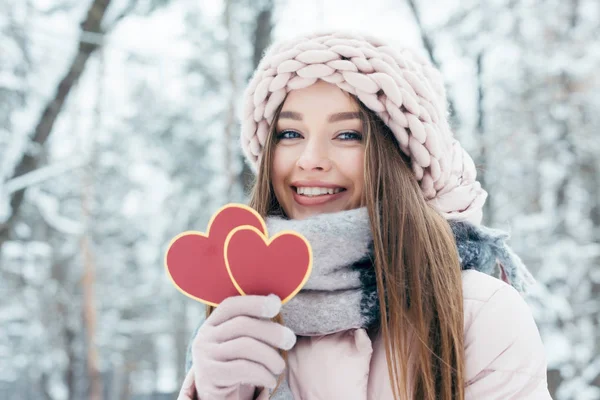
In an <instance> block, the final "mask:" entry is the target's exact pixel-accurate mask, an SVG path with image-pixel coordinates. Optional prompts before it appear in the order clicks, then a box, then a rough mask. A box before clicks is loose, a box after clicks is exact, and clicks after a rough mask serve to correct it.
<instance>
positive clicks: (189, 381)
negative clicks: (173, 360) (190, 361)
mask: <svg viewBox="0 0 600 400" xmlns="http://www.w3.org/2000/svg"><path fill="white" fill-rule="evenodd" d="M195 398H196V385H195V384H194V367H192V368H190V370H189V371H188V373H187V375H186V376H185V379H184V380H183V383H182V384H181V390H179V395H178V396H177V400H194V399H195Z"/></svg>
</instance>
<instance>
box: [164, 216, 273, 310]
mask: <svg viewBox="0 0 600 400" xmlns="http://www.w3.org/2000/svg"><path fill="white" fill-rule="evenodd" d="M239 226H249V227H250V226H251V227H253V228H254V229H256V230H257V231H258V232H266V231H267V229H266V227H265V223H264V221H263V219H262V218H261V216H260V215H259V214H258V213H257V212H256V211H255V210H254V209H252V208H250V207H248V206H245V205H242V204H228V205H226V206H224V207H222V208H221V209H220V210H219V211H217V212H216V213H215V214H214V215H213V217H212V218H211V220H210V222H209V223H208V228H207V234H204V233H202V232H196V231H188V232H183V233H181V234H179V235H177V236H176V237H175V238H173V240H172V241H171V243H170V244H169V247H168V249H167V252H166V254H165V267H166V270H167V273H168V275H169V277H170V278H171V281H172V282H173V283H174V284H175V286H176V287H177V289H179V290H180V291H181V292H182V293H183V294H185V295H186V296H188V297H191V298H193V299H196V300H198V301H200V302H202V303H205V304H208V305H211V306H217V305H218V304H219V303H221V302H222V301H223V300H225V299H226V298H227V297H230V296H238V295H239V294H240V293H239V292H238V290H237V289H236V287H235V286H234V284H233V283H232V282H231V279H230V277H229V272H228V270H227V267H226V265H225V260H224V258H223V254H224V247H225V239H226V238H227V235H228V234H229V233H230V232H231V231H232V230H233V229H234V228H236V227H239Z"/></svg>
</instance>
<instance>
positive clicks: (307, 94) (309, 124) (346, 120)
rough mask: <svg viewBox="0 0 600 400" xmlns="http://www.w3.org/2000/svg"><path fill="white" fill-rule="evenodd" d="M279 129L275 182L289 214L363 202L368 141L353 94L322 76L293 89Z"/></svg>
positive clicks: (297, 216)
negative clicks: (311, 82) (328, 81)
mask: <svg viewBox="0 0 600 400" xmlns="http://www.w3.org/2000/svg"><path fill="white" fill-rule="evenodd" d="M275 134H276V138H275V140H276V145H275V149H274V158H273V165H272V171H271V177H272V184H273V188H274V190H275V196H276V197H277V200H278V202H279V204H280V205H281V206H282V207H283V210H284V211H285V213H286V215H287V216H288V217H289V218H293V219H302V218H306V217H309V216H312V215H316V214H320V213H330V212H336V211H342V210H349V209H353V208H357V207H360V205H361V199H362V193H363V187H364V157H365V144H364V140H363V136H364V133H363V125H362V121H361V119H360V116H359V108H358V105H357V104H356V102H355V101H354V100H353V99H352V98H351V97H350V95H348V94H347V93H346V92H344V91H342V90H341V89H340V88H338V87H337V86H335V85H333V84H330V83H327V82H324V81H320V80H319V81H317V83H315V84H313V85H312V86H309V87H307V88H304V89H299V90H293V91H291V92H290V93H289V95H288V96H287V98H286V100H285V103H284V104H283V108H282V109H281V114H280V116H279V119H278V121H277V125H276V131H275Z"/></svg>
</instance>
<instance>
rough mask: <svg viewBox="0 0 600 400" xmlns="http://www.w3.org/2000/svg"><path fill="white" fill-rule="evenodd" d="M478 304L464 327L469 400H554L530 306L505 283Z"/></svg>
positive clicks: (466, 390) (544, 357)
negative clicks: (470, 319)
mask: <svg viewBox="0 0 600 400" xmlns="http://www.w3.org/2000/svg"><path fill="white" fill-rule="evenodd" d="M473 301H477V300H473ZM480 303H481V304H479V307H478V311H477V314H476V315H475V316H474V317H473V318H472V322H471V323H470V326H468V327H465V366H466V388H465V398H466V399H467V400H475V399H486V400H494V399H498V400H500V399H502V400H508V399H520V400H525V399H532V400H533V399H535V400H537V399H540V400H548V399H550V400H551V399H552V398H551V397H550V393H549V392H548V384H547V378H546V369H547V363H546V356H545V351H544V345H543V343H542V340H541V338H540V334H539V331H538V328H537V326H536V324H535V322H534V320H533V316H532V314H531V310H530V309H529V306H528V304H527V303H526V302H525V300H524V299H523V298H522V297H521V295H520V294H519V293H518V292H517V291H516V290H515V289H514V288H513V287H511V286H508V285H504V284H503V285H502V286H501V287H500V288H499V289H497V290H496V291H495V292H494V293H493V294H492V296H491V297H490V298H489V299H488V300H487V301H483V302H481V301H480Z"/></svg>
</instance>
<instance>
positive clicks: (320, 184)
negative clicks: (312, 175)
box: [291, 181, 345, 189]
mask: <svg viewBox="0 0 600 400" xmlns="http://www.w3.org/2000/svg"><path fill="white" fill-rule="evenodd" d="M291 186H295V187H322V188H328V189H337V188H341V189H345V187H343V186H340V185H335V184H333V183H327V182H323V181H294V182H292V183H291Z"/></svg>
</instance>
